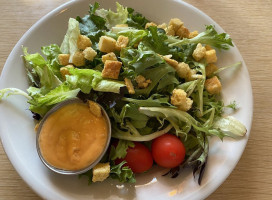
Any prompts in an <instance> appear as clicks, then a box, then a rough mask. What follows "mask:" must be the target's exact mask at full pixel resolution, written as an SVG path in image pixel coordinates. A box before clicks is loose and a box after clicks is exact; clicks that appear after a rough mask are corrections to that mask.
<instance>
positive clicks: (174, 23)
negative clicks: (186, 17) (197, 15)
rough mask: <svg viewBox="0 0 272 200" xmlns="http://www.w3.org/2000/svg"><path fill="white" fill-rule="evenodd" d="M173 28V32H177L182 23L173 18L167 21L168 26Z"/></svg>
mask: <svg viewBox="0 0 272 200" xmlns="http://www.w3.org/2000/svg"><path fill="white" fill-rule="evenodd" d="M171 25H172V26H173V29H174V31H175V32H177V31H178V29H179V28H180V27H181V26H183V22H182V21H181V20H180V19H178V18H173V19H171V20H170V21H169V26H171Z"/></svg>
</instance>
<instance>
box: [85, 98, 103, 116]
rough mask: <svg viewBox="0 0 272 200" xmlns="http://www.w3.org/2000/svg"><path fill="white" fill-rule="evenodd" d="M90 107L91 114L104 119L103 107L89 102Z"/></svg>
mask: <svg viewBox="0 0 272 200" xmlns="http://www.w3.org/2000/svg"><path fill="white" fill-rule="evenodd" d="M88 105H89V109H90V111H91V113H92V114H93V115H94V116H96V117H102V110H101V107H100V106H99V105H98V104H97V103H95V102H94V101H90V100H88Z"/></svg>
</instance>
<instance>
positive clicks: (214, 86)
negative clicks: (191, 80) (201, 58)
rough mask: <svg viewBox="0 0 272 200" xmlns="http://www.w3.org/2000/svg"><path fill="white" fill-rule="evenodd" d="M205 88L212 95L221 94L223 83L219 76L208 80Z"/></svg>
mask: <svg viewBox="0 0 272 200" xmlns="http://www.w3.org/2000/svg"><path fill="white" fill-rule="evenodd" d="M204 86H205V89H206V90H207V91H208V92H209V93H210V94H219V93H220V92H221V90H222V85H221V82H220V81H219V79H218V78H217V76H214V77H212V78H209V79H207V80H206V81H205V85H204Z"/></svg>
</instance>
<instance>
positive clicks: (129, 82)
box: [125, 78, 135, 94]
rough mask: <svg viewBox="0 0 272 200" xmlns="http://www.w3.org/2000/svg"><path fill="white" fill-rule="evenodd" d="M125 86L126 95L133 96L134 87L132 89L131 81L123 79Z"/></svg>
mask: <svg viewBox="0 0 272 200" xmlns="http://www.w3.org/2000/svg"><path fill="white" fill-rule="evenodd" d="M125 84H126V86H127V89H128V93H129V94H135V90H134V87H133V84H132V82H131V80H130V79H128V78H125Z"/></svg>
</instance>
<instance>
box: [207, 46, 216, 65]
mask: <svg viewBox="0 0 272 200" xmlns="http://www.w3.org/2000/svg"><path fill="white" fill-rule="evenodd" d="M205 59H206V63H215V62H216V61H217V57H216V51H215V50H214V49H211V50H209V51H206V55H205Z"/></svg>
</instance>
